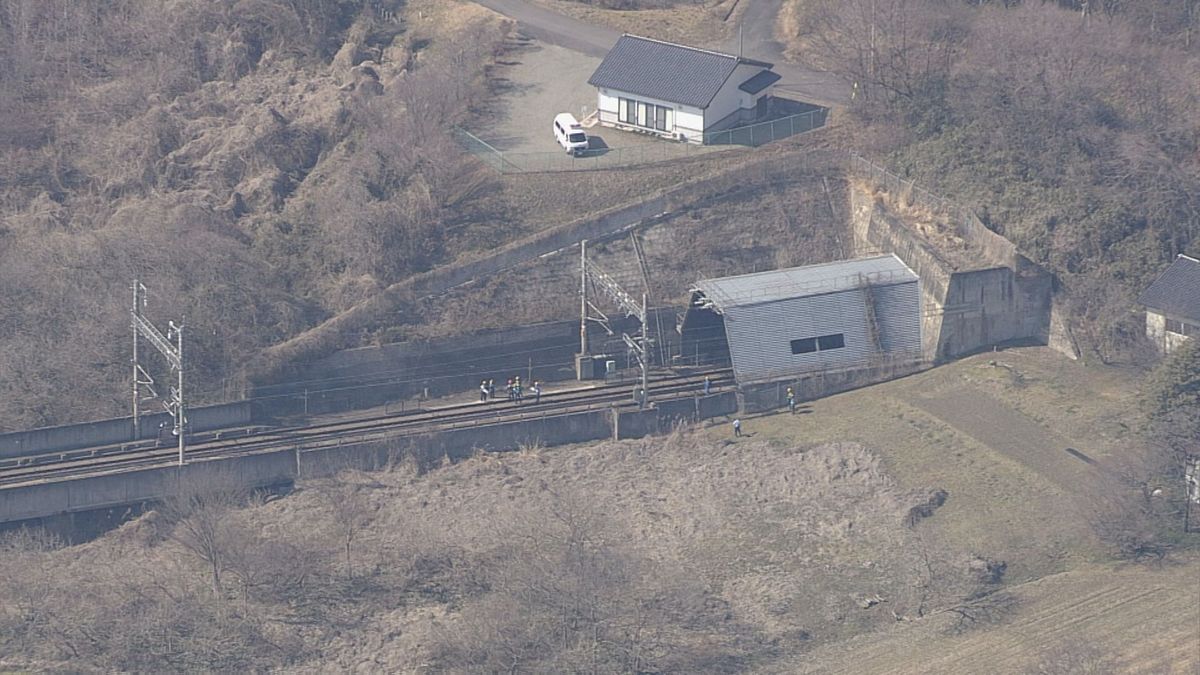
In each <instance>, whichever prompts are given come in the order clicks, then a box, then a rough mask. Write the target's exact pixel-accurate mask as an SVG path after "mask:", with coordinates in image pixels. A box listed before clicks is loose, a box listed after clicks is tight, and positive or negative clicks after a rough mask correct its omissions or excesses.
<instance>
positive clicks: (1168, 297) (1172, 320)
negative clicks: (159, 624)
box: [1138, 255, 1200, 353]
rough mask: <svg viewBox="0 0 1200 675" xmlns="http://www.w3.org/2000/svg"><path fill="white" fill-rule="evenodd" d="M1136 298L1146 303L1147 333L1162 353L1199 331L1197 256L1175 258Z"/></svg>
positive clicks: (1198, 266) (1199, 295) (1199, 303)
mask: <svg viewBox="0 0 1200 675" xmlns="http://www.w3.org/2000/svg"><path fill="white" fill-rule="evenodd" d="M1138 302H1139V303H1141V304H1142V305H1145V307H1146V337H1148V338H1150V340H1152V341H1153V342H1154V344H1155V345H1156V346H1157V347H1158V349H1159V350H1160V351H1162V352H1163V353H1168V352H1170V351H1172V350H1174V349H1175V348H1176V347H1178V346H1179V345H1180V344H1182V343H1183V341H1184V340H1187V339H1188V338H1191V337H1195V336H1197V335H1200V260H1197V259H1195V258H1192V257H1189V256H1186V255H1180V256H1179V257H1177V258H1175V262H1173V263H1171V265H1170V267H1168V268H1167V269H1166V270H1164V271H1163V273H1162V274H1160V275H1159V276H1158V278H1157V279H1155V280H1154V283H1152V284H1150V286H1149V287H1148V288H1147V289H1146V290H1145V291H1144V292H1143V293H1142V295H1141V297H1139V298H1138Z"/></svg>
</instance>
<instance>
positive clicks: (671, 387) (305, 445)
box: [0, 368, 733, 487]
mask: <svg viewBox="0 0 1200 675" xmlns="http://www.w3.org/2000/svg"><path fill="white" fill-rule="evenodd" d="M705 376H708V377H710V378H711V379H712V385H713V391H714V392H715V391H721V390H724V389H726V388H728V387H729V386H730V385H731V384H732V383H733V375H732V371H731V370H729V369H727V368H726V369H720V370H713V371H708V372H701V373H696V374H691V375H676V376H668V377H661V378H658V379H655V380H651V382H650V386H649V390H650V391H649V398H650V400H651V401H654V400H666V399H672V398H680V397H685V396H688V395H693V394H697V393H699V392H700V388H701V386H702V383H703V380H704V377H705ZM633 386H634V385H633V383H630V382H622V383H617V384H608V385H603V386H600V387H595V388H592V389H573V390H568V391H562V392H553V393H544V394H542V397H541V401H540V402H537V403H535V402H534V400H533V399H532V398H529V397H526V398H525V399H524V401H523V402H522V403H520V404H519V405H518V404H515V403H513V402H512V401H508V400H500V399H496V400H492V401H488V402H486V403H480V402H473V403H462V404H453V405H447V406H443V407H440V408H431V409H417V410H409V411H401V412H397V413H392V414H387V415H374V416H369V417H361V418H355V419H350V420H339V421H331V422H322V423H318V424H312V425H306V426H298V427H290V428H276V429H265V428H262V430H260V431H258V432H256V433H255V432H253V431H251V432H249V433H247V434H246V435H242V436H238V437H235V438H214V439H212V440H207V441H201V442H194V443H192V444H191V445H189V446H188V447H187V449H186V457H187V459H188V460H197V459H206V458H215V457H222V456H234V455H240V454H254V453H257V452H265V451H272V450H279V449H283V448H298V449H301V450H307V449H316V448H322V447H329V446H336V445H341V444H343V443H345V442H347V441H350V442H356V443H357V442H369V441H378V440H385V439H390V438H396V437H403V436H419V435H421V434H426V433H430V432H437V431H447V430H451V429H459V428H469V427H478V426H486V425H490V424H500V423H504V422H514V421H521V420H533V419H540V418H543V417H553V416H561V415H567V414H570V413H577V412H586V411H588V410H596V409H608V408H612V407H633V406H636V403H635V402H634V401H633V400H632V391H633ZM177 458H178V450H177V449H176V448H175V447H173V446H167V447H158V446H157V445H155V444H124V445H117V446H105V447H100V448H91V449H80V450H71V451H64V452H56V453H46V454H42V455H36V456H31V457H22V458H17V459H9V460H5V462H4V463H0V487H3V486H7V485H13V484H18V483H29V482H44V481H50V480H64V479H69V478H71V477H75V476H82V475H86V474H93V473H109V472H114V471H128V470H132V469H140V468H149V467H153V466H164V465H170V464H172V463H174V462H175V461H177Z"/></svg>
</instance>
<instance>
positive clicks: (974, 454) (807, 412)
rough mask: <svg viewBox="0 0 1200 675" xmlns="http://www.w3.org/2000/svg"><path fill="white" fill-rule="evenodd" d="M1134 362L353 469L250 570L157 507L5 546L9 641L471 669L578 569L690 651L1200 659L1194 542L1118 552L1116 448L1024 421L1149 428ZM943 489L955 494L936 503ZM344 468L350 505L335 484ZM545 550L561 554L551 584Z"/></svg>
mask: <svg viewBox="0 0 1200 675" xmlns="http://www.w3.org/2000/svg"><path fill="white" fill-rule="evenodd" d="M993 361H994V362H995V365H992V362H993ZM1127 380H1128V378H1127V375H1126V374H1124V373H1122V372H1120V371H1116V370H1110V369H1102V368H1089V367H1085V366H1084V365H1082V364H1078V363H1071V362H1066V361H1063V360H1061V359H1060V358H1059V357H1056V356H1054V355H1053V354H1052V353H1051V352H1049V351H1048V350H1046V349H1041V348H1035V349H1021V350H1010V351H1005V352H1001V353H998V354H988V355H983V356H980V357H975V358H971V359H966V360H964V361H961V362H957V363H954V364H950V365H948V366H945V367H942V368H939V369H936V370H933V371H929V372H926V373H923V374H920V375H916V376H913V377H910V378H907V379H904V380H899V381H895V382H891V383H887V384H884V385H880V386H876V387H872V388H869V389H864V390H860V391H856V392H850V393H847V394H843V395H839V396H834V397H830V398H828V399H824V400H820V401H816V402H813V403H811V404H809V405H806V406H803V407H802V410H801V414H798V415H796V416H794V417H793V416H788V415H782V414H780V415H768V416H760V417H755V418H744V430H745V431H747V432H749V433H750V434H752V436H751V437H749V438H744V439H740V440H737V441H733V440H732V439H729V438H728V429H727V425H726V424H723V423H722V424H720V425H716V426H711V427H707V428H702V429H699V430H695V431H680V432H676V433H675V434H672V435H671V436H668V437H666V438H658V439H647V440H643V441H629V442H620V443H615V442H603V443H595V444H589V445H580V446H570V447H561V448H542V447H538V446H536V445H531V446H529V447H526V448H523V449H522V450H521V451H520V452H516V453H509V454H504V455H478V456H476V457H473V458H472V459H469V460H466V461H463V462H461V463H459V464H455V465H442V466H435V467H426V468H424V469H422V468H418V467H416V466H415V465H414V464H413V463H411V462H410V463H401V464H399V465H397V466H396V467H394V468H392V469H391V470H389V471H384V472H378V473H361V472H348V473H346V474H343V476H341V477H340V478H339V479H333V480H323V481H319V482H315V483H311V484H305V485H301V486H300V489H299V490H298V491H297V492H296V493H294V494H293V495H290V496H288V497H286V498H282V499H277V500H274V501H269V502H266V503H262V502H253V503H251V504H250V505H249V506H248V507H246V508H242V509H240V510H237V511H235V512H233V513H232V514H231V516H230V518H229V526H228V527H227V528H224V529H222V536H223V537H225V536H228V537H229V540H228V541H229V542H231V543H227V544H226V546H232V547H233V549H238V547H241V549H240V550H242V551H244V552H247V553H244V554H243V555H240V556H233V557H232V558H231V560H232V561H233V563H231V564H232V565H234V566H232V567H231V568H230V571H229V572H228V573H226V574H224V575H223V577H222V578H223V579H225V580H226V581H223V582H222V584H223V585H224V587H225V589H226V593H225V594H224V595H225V597H224V598H223V599H218V598H215V597H214V596H213V595H212V593H211V591H210V590H209V586H210V582H211V579H210V577H211V575H210V574H209V573H208V571H207V570H206V569H205V565H204V562H203V561H201V560H199V559H197V558H196V556H195V555H193V554H191V553H189V552H188V550H187V549H185V548H183V547H180V546H179V545H178V544H177V543H176V541H175V540H174V539H172V538H171V537H170V536H168V534H166V533H165V532H164V530H163V529H162V527H163V524H162V522H161V521H160V520H158V519H157V518H156V517H155V516H149V517H147V518H143V519H142V520H140V521H138V522H135V523H132V524H130V525H127V526H126V527H124V528H122V529H121V530H119V531H117V532H114V533H111V534H109V535H107V536H105V537H103V538H101V539H100V540H98V541H96V542H93V543H90V544H86V545H82V546H77V547H73V548H68V549H63V550H57V551H46V550H44V549H42V548H39V547H36V546H35V547H33V548H32V549H30V548H26V549H22V550H21V551H18V552H13V551H8V552H4V553H0V555H2V556H3V558H2V559H0V570H5V569H8V570H20V572H19V573H18V574H15V575H14V574H10V575H4V574H0V597H2V599H3V601H4V602H2V603H0V608H3V609H0V622H5V623H3V626H0V627H4V629H3V630H0V651H3V652H4V653H5V657H4V660H3V661H0V667H8V668H18V669H21V668H25V669H40V668H51V667H54V666H55V665H62V664H65V663H67V661H64V660H62V659H71V660H70V664H71V667H72V668H88V667H95V668H98V669H117V670H121V669H135V670H136V669H162V668H164V667H166V668H188V667H191V668H202V667H205V665H206V664H207V666H208V667H215V666H214V665H213V664H219V665H221V666H222V667H228V668H243V669H244V668H265V667H268V666H272V665H274V666H278V665H287V666H291V667H297V668H302V669H315V670H348V669H353V668H366V669H371V670H387V671H392V672H399V671H415V670H421V669H423V668H427V669H433V670H472V669H479V668H482V667H483V664H484V663H493V662H492V661H488V660H486V658H485V656H486V655H488V654H491V655H495V654H499V653H502V652H503V651H504V649H507V648H510V647H514V646H516V645H519V644H523V643H521V642H520V641H521V640H524V639H525V637H522V636H527V635H528V634H527V632H525V631H527V628H525V627H528V626H532V627H535V628H537V630H543V629H550V626H551V624H547V623H546V620H547V619H546V617H547V615H546V614H545V613H544V608H545V606H546V602H552V601H556V599H557V600H562V599H563V598H575V599H576V600H579V601H586V602H591V603H599V604H594V606H595V608H596V609H597V611H599V612H600V614H601V615H603V616H609V617H612V619H613V621H616V622H617V623H620V622H621V621H626V620H632V618H631V617H633V616H634V614H636V615H637V616H639V617H642V618H641V619H638V620H639V621H641V620H647V619H649V620H652V621H653V624H654V625H655V626H656V628H657V629H658V632H656V633H655V634H654V635H655V645H657V646H656V647H655V648H654V649H653V650H650V651H648V652H647V654H650V653H651V652H653V654H654V656H653V657H652V658H651V659H650V660H651V662H652V663H650V665H653V666H655V667H659V668H663V669H667V670H680V671H688V672H696V671H704V670H713V669H724V670H737V671H746V670H756V671H765V672H796V671H798V670H804V669H808V670H811V671H814V672H918V671H922V672H928V671H929V669H930V668H931V667H932V668H933V669H934V670H937V671H941V672H950V671H953V672H968V671H977V670H978V669H979V668H980V667H981V666H982V665H983V664H989V667H990V665H994V666H996V668H997V669H998V670H999V671H1002V672H1020V671H1022V670H1027V671H1030V672H1048V673H1049V672H1078V671H1079V669H1080V668H1083V667H1091V666H1090V665H1089V664H1093V665H1094V664H1100V665H1099V666H1097V667H1099V668H1100V670H1101V671H1110V670H1115V671H1123V672H1134V671H1137V670H1138V669H1142V670H1147V669H1149V670H1153V671H1155V672H1190V671H1189V670H1188V668H1190V667H1194V665H1195V663H1196V662H1195V658H1196V653H1195V651H1194V649H1193V645H1194V642H1190V641H1189V639H1188V638H1189V637H1191V634H1189V633H1188V631H1189V630H1190V628H1191V627H1194V626H1195V620H1194V618H1193V617H1194V614H1195V612H1196V607H1197V606H1196V605H1195V603H1194V599H1193V598H1192V596H1191V595H1189V594H1188V593H1186V592H1180V589H1181V588H1186V586H1185V584H1187V583H1190V582H1189V580H1192V579H1194V573H1195V570H1196V568H1197V565H1196V563H1197V560H1196V559H1195V558H1194V557H1192V556H1189V555H1188V554H1186V553H1181V554H1179V555H1178V556H1176V557H1174V558H1168V560H1167V562H1166V563H1164V565H1163V566H1161V567H1159V568H1146V567H1132V566H1131V567H1114V566H1112V564H1111V563H1107V562H1105V561H1106V560H1107V558H1106V556H1105V554H1104V552H1103V551H1104V550H1103V547H1102V546H1101V544H1100V543H1099V542H1098V541H1097V539H1096V537H1095V536H1094V535H1093V533H1092V531H1091V529H1090V526H1089V522H1088V519H1087V518H1086V517H1085V515H1084V514H1082V513H1081V510H1080V506H1081V504H1085V503H1086V500H1084V499H1083V498H1082V497H1081V492H1082V493H1086V491H1087V490H1088V489H1089V488H1091V487H1093V485H1094V483H1093V482H1089V481H1095V479H1096V476H1095V473H1094V470H1093V469H1092V468H1091V467H1090V466H1089V465H1087V464H1085V463H1083V462H1078V461H1076V462H1075V464H1072V463H1070V462H1068V463H1066V464H1062V463H1060V462H1059V461H1058V459H1059V456H1060V455H1061V454H1062V453H1061V448H1042V449H1041V450H1042V451H1043V452H1045V453H1046V454H1045V458H1046V461H1045V462H1044V463H1038V462H1037V457H1036V456H1034V458H1033V461H1031V459H1030V457H1029V456H1028V455H1023V454H1020V453H1018V454H1017V455H1014V454H1013V451H1012V448H1011V447H1010V445H1009V444H1007V442H1008V440H1009V439H1008V438H1007V436H1010V435H1011V436H1022V437H1037V433H1045V434H1047V435H1048V437H1050V438H1055V439H1061V440H1064V441H1069V442H1070V443H1072V444H1073V447H1076V448H1081V449H1084V450H1086V452H1087V453H1088V454H1089V455H1091V456H1093V457H1096V458H1098V460H1099V462H1100V464H1101V466H1103V465H1104V464H1105V463H1106V462H1108V461H1109V460H1110V458H1114V457H1115V456H1116V455H1117V453H1118V450H1120V449H1122V448H1128V447H1131V446H1132V445H1133V443H1132V441H1133V438H1131V437H1129V436H1127V435H1124V434H1123V433H1122V432H1119V431H1118V430H1120V429H1121V428H1122V427H1121V424H1122V423H1123V422H1124V420H1125V415H1127V414H1128V408H1129V403H1130V401H1131V399H1132V397H1133V392H1132V388H1131V387H1129V386H1127ZM1123 385H1124V386H1123ZM947 392H970V393H971V395H972V396H975V397H983V396H986V397H989V398H988V400H994V401H995V404H994V410H993V411H991V412H987V411H985V412H984V413H983V414H982V415H981V416H983V417H991V416H993V413H996V414H999V413H1000V412H1003V414H1004V419H1013V420H1017V421H1016V422H1015V423H1014V424H1013V427H1012V429H1011V431H1012V433H1011V434H1005V436H1006V437H1005V438H995V437H987V436H986V434H985V435H983V436H982V437H980V433H979V429H978V428H976V427H975V426H971V425H964V428H959V427H957V426H955V424H954V423H950V422H947V421H945V420H946V419H951V420H956V421H960V420H961V419H962V418H961V417H956V416H955V414H953V413H955V411H954V410H952V409H944V408H945V406H947V405H948V404H946V403H944V401H945V400H946V393H947ZM963 398H966V397H963ZM951 407H953V406H951ZM1035 414H1037V415H1038V417H1035V416H1034V415H1035ZM1014 416H1015V417H1014ZM1068 420H1069V421H1068ZM968 421H969V420H968ZM1043 425H1052V426H1053V429H1052V430H1051V429H1049V428H1046V427H1043ZM1017 427H1027V428H1017ZM1039 430H1041V432H1039ZM1076 464H1077V465H1078V466H1076ZM1076 470H1077V471H1076ZM1072 471H1076V473H1071V472H1072ZM1064 479H1066V480H1065V481H1064ZM1071 481H1074V482H1075V483H1077V484H1078V488H1071V487H1070V486H1068V487H1064V482H1068V483H1069V482H1071ZM934 490H944V491H946V493H947V495H948V496H947V499H946V501H945V503H944V505H942V506H940V508H937V509H936V510H933V511H932V513H931V515H929V516H927V517H925V518H923V519H921V520H920V521H919V522H917V523H916V524H915V525H913V524H912V523H911V521H910V519H909V513H910V509H911V508H912V507H913V506H916V505H918V504H922V503H925V502H926V501H927V500H928V498H929V496H930V494H931V492H932V491H934ZM347 494H349V495H352V496H353V498H354V501H355V508H354V509H353V513H350V514H349V515H352V516H353V518H346V517H339V515H338V513H337V511H338V510H337V509H331V508H330V506H329V503H330V498H331V495H334V496H337V495H347ZM342 515H343V516H345V515H347V514H342ZM348 523H351V524H353V526H354V528H355V536H354V539H353V550H352V551H350V552H348V551H346V550H344V549H345V547H344V542H345V536H346V533H347V529H346V526H347V524H348ZM572 542H574V544H572ZM581 545H583V546H585V547H586V548H587V550H589V551H591V553H589V554H588V555H587V556H586V557H585V559H583V560H582V561H577V562H581V564H584V568H583V569H586V570H594V571H595V572H596V573H598V574H600V575H602V577H603V578H602V579H601V578H598V577H594V576H593V575H592V573H591V572H588V574H585V575H583V576H579V575H578V574H575V575H574V576H573V575H572V574H573V573H571V572H570V570H571V569H573V568H571V564H567V563H568V561H569V560H572V559H573V558H570V556H567V557H563V555H564V553H563V551H570V550H575V549H572V548H571V547H572V546H581ZM564 546H566V548H563V547H564ZM116 561H119V563H117V562H116ZM255 561H260V562H258V563H257V564H249V563H254V562H255ZM299 561H303V562H304V564H303V565H299V564H298V562H299ZM989 561H1003V562H1005V563H1007V573H1006V574H1004V575H1003V577H1002V581H1003V586H1002V587H1001V588H1000V589H999V592H996V593H991V594H983V595H981V592H984V591H989V590H994V589H995V587H994V586H992V585H990V584H992V583H994V580H993V581H992V582H987V581H985V580H984V578H983V577H984V576H991V575H990V573H989V574H988V575H981V572H980V570H981V569H984V568H987V567H988V565H989ZM235 563H236V564H235ZM572 564H573V563H572ZM239 565H240V566H239ZM564 565H566V566H565V567H564ZM128 569H139V570H150V571H151V572H149V573H146V574H144V575H137V576H130V575H128V574H126V573H125V570H128ZM238 570H240V571H238ZM263 570H267V571H270V570H274V571H270V572H269V573H268V574H266V575H264V574H262V571H263ZM351 570H353V575H352V576H351V575H350V574H348V572H350V571H351ZM531 570H536V577H537V578H540V579H544V580H546V581H547V583H546V584H542V585H540V586H538V587H537V588H534V589H531V587H529V586H528V583H529V582H530V581H531V577H530V576H529V575H530V574H531ZM297 578H299V579H302V581H303V582H302V583H301V584H300V585H297V584H296V583H295V582H294V581H293V580H295V579H297ZM80 579H88V580H89V581H88V584H87V585H86V589H87V590H86V592H85V593H83V594H80V593H78V591H77V589H78V588H79V582H78V580H80ZM276 579H283V580H284V582H286V583H278V582H276V581H275V580H276ZM551 582H552V583H551ZM1031 582H1032V583H1031ZM247 584H249V585H247ZM581 584H582V585H581ZM597 584H598V585H597ZM547 588H549V589H550V590H546V589H547ZM30 593H35V594H36V597H37V599H38V603H32V604H31V603H30V600H31V596H30ZM547 593H548V594H549V595H547ZM563 594H565V595H563ZM589 598H590V600H589ZM648 598H654V599H655V600H654V603H657V604H651V605H638V602H639V601H640V600H639V599H648ZM968 598H975V599H968ZM574 601H575V600H572V602H574ZM135 605H136V606H137V607H138V609H136V610H134V606H135ZM638 606H641V607H643V609H640V610H639V609H636V607H638ZM30 607H33V608H35V609H37V610H39V611H40V612H41V613H38V612H35V613H34V614H32V615H29V614H22V612H26V613H27V612H29V611H30V610H29V608H30ZM177 607H181V608H182V609H172V608H177ZM649 607H654V608H657V609H653V610H650V609H647V608H649ZM646 611H651V612H652V613H651V614H645V613H644V612H646ZM631 612H632V614H631ZM653 612H663V613H658V614H655V613H653ZM29 616H32V617H34V618H33V620H30V619H29V618H28V617H29ZM967 616H970V617H974V618H973V619H970V620H968V619H966V618H965V617H967ZM112 617H122V618H121V620H119V621H114V620H113V619H112ZM187 617H190V619H188V621H185V618H187ZM143 619H144V620H143ZM147 621H149V622H152V623H155V624H158V626H159V628H158V632H153V633H146V630H147V628H146V626H147V625H149V624H147V623H146V622H147ZM100 625H103V626H104V628H105V630H104V632H103V633H100V632H98V630H97V627H98V626H100ZM603 625H604V626H609V625H611V624H609V623H604V624H603ZM604 630H608V628H604ZM173 631H185V632H181V633H178V634H176V633H174V632H173ZM535 632H536V631H535ZM130 635H149V636H150V637H147V638H144V639H143V641H142V642H138V641H131V640H129V639H128V636H130ZM98 636H101V637H98ZM154 636H159V637H161V638H162V639H169V640H174V641H175V642H168V643H167V644H174V647H173V648H172V649H173V651H172V650H166V651H163V650H164V647H163V646H162V645H161V644H159V643H158V642H155V640H156V639H158V638H156V637H154ZM171 636H176V637H171ZM1085 636H1086V637H1087V638H1088V648H1087V650H1083V651H1080V650H1079V649H1077V648H1076V646H1077V645H1076V643H1078V642H1080V638H1082V637H1085ZM514 640H516V642H514ZM847 640H849V642H847ZM268 643H269V644H271V645H274V646H272V647H270V648H267V647H266V646H265V645H267V644H268ZM217 645H225V647H222V648H220V649H217V647H216V646H217ZM230 645H232V646H236V647H237V649H236V650H234V651H229V650H228V646H230ZM306 645H321V649H320V650H319V651H318V650H313V649H310V648H307V647H306ZM544 648H545V649H547V650H549V652H551V653H552V656H553V660H550V661H544V660H543V661H537V660H534V661H523V663H526V664H528V665H529V667H530V668H531V669H535V670H536V669H538V668H541V669H545V670H554V671H572V670H577V669H579V668H580V667H581V666H580V664H579V662H578V661H576V660H571V659H572V658H573V657H575V656H578V655H579V652H578V650H577V649H576V650H574V651H572V650H569V649H568V650H566V651H563V652H561V653H560V652H558V651H556V650H557V647H553V646H546V647H544ZM72 649H73V650H75V652H76V653H75V654H74V655H72V653H71V650H72ZM539 649H543V647H539ZM481 655H484V656H481ZM525 657H527V658H533V657H529V655H528V654H525ZM487 658H490V657H487ZM648 658H650V657H648ZM478 659H485V660H483V661H480V660H478ZM564 659H565V660H564ZM1064 664H1065V665H1064ZM489 667H490V666H489ZM1064 668H1065V669H1064ZM1056 669H1057V670H1056Z"/></svg>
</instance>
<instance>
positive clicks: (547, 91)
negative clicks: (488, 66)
mask: <svg viewBox="0 0 1200 675" xmlns="http://www.w3.org/2000/svg"><path fill="white" fill-rule="evenodd" d="M501 65H502V67H501V68H500V69H498V70H496V71H495V74H494V77H495V80H496V87H497V96H498V97H500V98H499V100H498V101H497V105H496V106H495V109H494V110H493V111H489V114H488V116H487V117H486V118H484V119H482V120H480V121H478V122H476V125H475V126H474V127H473V128H471V129H468V131H470V132H471V133H473V134H475V135H476V136H478V137H479V138H481V139H483V140H484V141H486V142H487V143H488V144H489V145H491V146H492V147H494V148H496V149H497V150H500V151H503V152H504V153H506V154H507V153H543V152H544V153H562V152H563V150H562V148H560V147H559V145H558V142H557V141H556V140H555V139H554V131H553V130H552V128H551V123H552V122H553V121H554V116H555V115H557V114H558V113H563V112H569V113H571V114H572V115H575V117H576V118H577V119H580V120H582V119H583V118H584V117H586V116H587V115H588V114H590V113H591V112H592V111H594V110H595V109H596V88H595V87H593V86H591V85H589V84H588V83H587V81H588V78H590V77H591V76H592V73H593V72H595V70H596V67H597V66H598V65H600V59H598V58H596V57H593V56H588V55H587V54H581V53H579V52H576V51H572V50H570V49H566V48H563V47H559V46H556V45H552V44H546V43H543V42H538V41H531V42H529V43H528V45H527V46H525V47H521V48H519V49H517V50H515V51H514V52H513V53H511V54H509V55H508V57H507V58H506V59H505V60H504V61H503V62H502V64H501ZM588 136H589V137H590V139H591V145H590V148H591V149H592V150H599V149H602V148H613V149H620V148H628V147H632V146H641V145H656V146H662V147H663V148H664V151H665V150H667V149H670V150H675V149H676V148H677V146H676V144H674V143H668V142H667V141H664V140H662V139H660V138H657V137H655V136H650V135H644V134H633V133H628V132H624V131H617V130H616V129H606V128H601V127H599V126H596V127H592V128H591V129H588ZM694 150H695V151H697V152H702V151H706V150H709V149H707V148H694ZM653 158H654V159H661V157H653Z"/></svg>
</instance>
